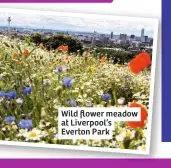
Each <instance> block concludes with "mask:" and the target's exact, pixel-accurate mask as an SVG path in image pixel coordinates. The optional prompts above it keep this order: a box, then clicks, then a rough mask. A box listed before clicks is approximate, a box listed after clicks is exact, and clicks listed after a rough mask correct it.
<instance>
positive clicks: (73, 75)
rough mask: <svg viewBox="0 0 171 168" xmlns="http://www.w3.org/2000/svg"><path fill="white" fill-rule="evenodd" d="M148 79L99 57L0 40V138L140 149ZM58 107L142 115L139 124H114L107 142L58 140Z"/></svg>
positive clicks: (145, 73) (146, 73)
mask: <svg viewBox="0 0 171 168" xmlns="http://www.w3.org/2000/svg"><path fill="white" fill-rule="evenodd" d="M150 77H151V72H150V70H147V69H145V70H143V71H141V72H140V73H138V74H134V73H132V72H131V71H130V68H129V66H128V64H127V63H125V64H122V65H119V64H113V61H112V58H110V59H109V60H107V59H106V58H105V56H102V57H99V56H96V57H94V55H93V54H91V53H86V52H85V53H84V54H83V55H80V54H74V53H73V54H71V53H70V54H69V53H68V52H67V49H66V48H64V47H63V48H62V47H61V48H60V50H59V49H58V50H51V51H48V50H46V48H45V47H44V46H43V44H41V45H40V46H35V45H34V44H31V45H30V44H29V45H28V44H27V43H26V42H24V41H19V40H16V39H13V40H11V39H8V38H7V37H0V123H1V125H0V127H1V128H0V139H1V140H4V141H18V142H35V143H47V144H63V145H77V146H79V145H85V146H91V147H104V148H119V149H137V150H145V149H146V132H147V120H148V108H149V107H148V106H149V93H150ZM59 107H141V113H142V114H141V121H140V122H117V123H115V129H114V131H113V139H111V140H83V139H79V140H60V139H59V138H58V108H59Z"/></svg>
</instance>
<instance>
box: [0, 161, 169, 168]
mask: <svg viewBox="0 0 171 168" xmlns="http://www.w3.org/2000/svg"><path fill="white" fill-rule="evenodd" d="M170 165H171V159H18V160H17V159H15V160H14V159H6V160H5V159H4V160H0V167H4V168H15V167H16V168H23V167H24V168H35V167H40V168H65V167H66V168H72V167H73V168H77V167H78V168H91V167H92V168H94V167H97V168H108V167H110V168H113V167H117V168H148V167H149V168H150V167H155V168H161V167H164V168H169V167H170Z"/></svg>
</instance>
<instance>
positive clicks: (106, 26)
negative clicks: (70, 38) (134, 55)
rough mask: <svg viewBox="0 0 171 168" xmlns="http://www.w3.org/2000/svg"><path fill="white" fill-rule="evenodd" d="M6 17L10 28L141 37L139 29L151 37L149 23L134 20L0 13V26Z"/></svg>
mask: <svg viewBox="0 0 171 168" xmlns="http://www.w3.org/2000/svg"><path fill="white" fill-rule="evenodd" d="M8 17H11V19H12V21H11V26H12V27H24V28H39V29H42V28H44V29H54V30H63V31H86V32H93V31H97V32H99V33H111V32H113V33H114V34H115V35H117V34H120V33H124V34H128V35H131V34H134V35H136V36H140V35H141V29H142V28H144V29H145V35H147V36H149V37H153V30H154V25H153V24H152V23H150V22H147V21H146V22H144V21H143V22H140V21H138V22H137V21H134V20H126V19H125V20H123V19H121V20H119V19H117V20H116V19H114V20H111V19H108V18H104V17H102V18H100V17H97V18H96V17H88V16H86V15H81V14H80V15H72V13H68V14H67V15H66V14H63V13H62V12H61V13H58V14H55V13H53V14H46V13H42V12H32V11H23V10H22V11H17V12H16V11H2V12H0V26H7V25H8V22H7V19H8Z"/></svg>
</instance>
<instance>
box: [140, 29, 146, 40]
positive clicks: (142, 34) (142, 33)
mask: <svg viewBox="0 0 171 168" xmlns="http://www.w3.org/2000/svg"><path fill="white" fill-rule="evenodd" d="M144 31H145V29H141V38H142V37H144Z"/></svg>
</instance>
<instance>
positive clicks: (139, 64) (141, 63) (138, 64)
mask: <svg viewBox="0 0 171 168" xmlns="http://www.w3.org/2000/svg"><path fill="white" fill-rule="evenodd" d="M150 65H151V57H150V55H149V54H148V53H147V52H143V53H140V54H139V55H137V56H136V57H135V58H133V59H132V60H131V61H130V62H129V64H128V66H129V68H130V71H131V72H133V73H134V74H138V73H140V72H141V71H143V70H144V69H145V68H147V67H148V66H150Z"/></svg>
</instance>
